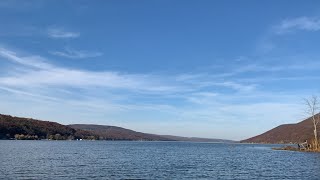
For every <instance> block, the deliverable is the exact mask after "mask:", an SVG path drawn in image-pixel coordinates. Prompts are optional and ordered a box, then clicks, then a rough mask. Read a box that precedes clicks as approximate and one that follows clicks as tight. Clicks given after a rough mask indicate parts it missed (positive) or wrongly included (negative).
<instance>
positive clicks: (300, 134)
mask: <svg viewBox="0 0 320 180" xmlns="http://www.w3.org/2000/svg"><path fill="white" fill-rule="evenodd" d="M318 116H320V115H319V114H318ZM319 127H320V126H319ZM318 129H319V128H318ZM313 136H314V135H313V124H312V121H311V118H308V119H305V120H303V121H301V122H299V123H296V124H284V125H280V126H278V127H276V128H274V129H271V130H269V131H267V132H265V133H263V134H260V135H258V136H255V137H252V138H249V139H246V140H242V141H241V142H242V143H272V144H273V143H274V144H279V143H280V144H282V143H301V142H304V141H305V140H309V141H310V140H312V139H313Z"/></svg>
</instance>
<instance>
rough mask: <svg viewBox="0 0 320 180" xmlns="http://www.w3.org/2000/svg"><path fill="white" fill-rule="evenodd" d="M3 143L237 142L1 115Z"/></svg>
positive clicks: (0, 130)
mask: <svg viewBox="0 0 320 180" xmlns="http://www.w3.org/2000/svg"><path fill="white" fill-rule="evenodd" d="M0 139H20V140H34V139H50V140H74V139H89V140H128V141H140V140H143V141H192V142H234V141H229V140H221V139H209V138H196V137H191V138H189V137H180V136H170V135H156V134H148V133H142V132H136V131H133V130H130V129H125V128H121V127H116V126H106V125H95V124H72V125H62V124H59V123H56V122H50V121H42V120H36V119H32V118H22V117H15V116H10V115H4V114H0Z"/></svg>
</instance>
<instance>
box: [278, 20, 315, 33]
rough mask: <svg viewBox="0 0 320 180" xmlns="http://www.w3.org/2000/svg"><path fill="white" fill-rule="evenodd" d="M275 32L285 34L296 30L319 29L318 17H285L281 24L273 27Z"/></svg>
mask: <svg viewBox="0 0 320 180" xmlns="http://www.w3.org/2000/svg"><path fill="white" fill-rule="evenodd" d="M274 30H275V33H276V34H285V33H290V32H293V31H297V30H304V31H319V30H320V18H317V17H299V18H294V19H286V20H283V21H282V22H281V24H279V25H277V26H275V27H274Z"/></svg>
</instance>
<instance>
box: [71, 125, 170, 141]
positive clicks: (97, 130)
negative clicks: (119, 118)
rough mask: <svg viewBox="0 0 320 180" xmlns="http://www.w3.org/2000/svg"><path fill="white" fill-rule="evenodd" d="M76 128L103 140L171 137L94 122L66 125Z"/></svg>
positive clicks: (164, 139) (163, 138) (164, 138)
mask: <svg viewBox="0 0 320 180" xmlns="http://www.w3.org/2000/svg"><path fill="white" fill-rule="evenodd" d="M68 126H69V127H71V128H74V129H77V130H79V129H80V130H85V131H89V132H92V133H93V134H95V135H97V136H99V138H100V139H103V140H147V141H172V139H169V138H166V137H162V136H159V135H155V134H147V133H141V132H136V131H133V130H130V129H125V128H121V127H116V126H105V125H95V124H71V125H68Z"/></svg>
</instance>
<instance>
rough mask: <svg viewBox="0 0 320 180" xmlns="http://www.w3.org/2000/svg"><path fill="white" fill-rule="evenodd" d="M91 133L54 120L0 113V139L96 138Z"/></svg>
mask: <svg viewBox="0 0 320 180" xmlns="http://www.w3.org/2000/svg"><path fill="white" fill-rule="evenodd" d="M96 138H97V137H96V136H95V135H93V134H92V133H89V132H86V131H83V130H75V129H73V128H71V127H68V126H64V125H61V124H59V123H56V122H49V121H40V120H35V119H31V118H21V117H14V116H10V115H3V114H0V139H53V140H66V139H96Z"/></svg>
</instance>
